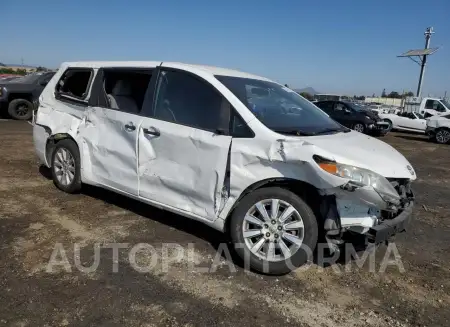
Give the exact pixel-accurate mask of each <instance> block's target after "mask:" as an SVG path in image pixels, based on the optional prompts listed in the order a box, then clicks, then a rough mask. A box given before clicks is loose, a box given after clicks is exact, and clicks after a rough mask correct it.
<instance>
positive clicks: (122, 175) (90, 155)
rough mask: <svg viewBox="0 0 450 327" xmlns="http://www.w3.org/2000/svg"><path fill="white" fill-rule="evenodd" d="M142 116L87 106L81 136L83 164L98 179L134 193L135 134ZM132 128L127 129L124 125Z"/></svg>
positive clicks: (99, 181)
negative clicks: (132, 127) (88, 107)
mask: <svg viewBox="0 0 450 327" xmlns="http://www.w3.org/2000/svg"><path fill="white" fill-rule="evenodd" d="M141 121H142V118H141V117H140V116H137V115H132V114H129V113H124V112H120V111H116V110H111V109H105V108H100V107H94V108H90V109H89V111H88V112H87V114H86V118H85V125H84V127H83V128H82V129H80V136H81V139H82V144H83V152H84V153H85V156H86V158H85V160H84V162H83V163H84V165H85V167H88V168H87V170H86V174H89V175H90V176H91V177H90V179H93V180H94V181H96V182H97V183H100V184H103V185H107V186H110V187H113V188H117V189H120V190H122V191H124V192H127V193H130V194H133V195H137V192H138V191H137V189H138V177H137V134H138V130H139V125H140V123H141ZM128 124H130V125H133V126H134V128H135V129H134V130H127V129H126V125H128Z"/></svg>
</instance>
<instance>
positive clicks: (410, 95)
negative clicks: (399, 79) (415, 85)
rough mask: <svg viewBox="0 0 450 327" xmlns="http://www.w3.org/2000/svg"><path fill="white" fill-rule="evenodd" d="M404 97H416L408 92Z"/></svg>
mask: <svg viewBox="0 0 450 327" xmlns="http://www.w3.org/2000/svg"><path fill="white" fill-rule="evenodd" d="M404 96H405V98H406V97H413V96H414V93H413V92H411V91H408V92H406V93H405V94H404Z"/></svg>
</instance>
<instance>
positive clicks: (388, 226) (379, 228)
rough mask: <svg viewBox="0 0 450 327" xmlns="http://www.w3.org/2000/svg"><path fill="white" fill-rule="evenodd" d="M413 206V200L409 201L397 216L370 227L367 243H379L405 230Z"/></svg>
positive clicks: (409, 220)
mask: <svg viewBox="0 0 450 327" xmlns="http://www.w3.org/2000/svg"><path fill="white" fill-rule="evenodd" d="M413 207H414V201H410V202H409V205H408V206H407V207H406V208H405V209H404V210H403V211H402V212H401V213H400V214H399V215H398V216H397V217H395V218H393V219H387V220H384V221H383V222H381V223H380V224H379V225H375V226H373V227H371V228H370V229H369V232H368V233H367V238H368V241H369V243H374V244H379V243H382V242H385V241H388V240H389V239H390V238H392V236H394V235H396V234H398V233H402V232H405V231H406V229H407V227H408V226H409V224H410V222H411V217H412V211H413Z"/></svg>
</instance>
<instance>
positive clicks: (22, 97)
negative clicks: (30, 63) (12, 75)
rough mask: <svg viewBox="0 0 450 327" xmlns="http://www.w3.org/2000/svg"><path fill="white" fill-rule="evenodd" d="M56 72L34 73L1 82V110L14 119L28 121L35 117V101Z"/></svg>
mask: <svg viewBox="0 0 450 327" xmlns="http://www.w3.org/2000/svg"><path fill="white" fill-rule="evenodd" d="M54 74H55V73H54V72H46V73H34V74H30V75H27V76H23V77H20V78H16V79H13V80H10V81H1V80H0V110H1V111H7V112H8V114H9V115H10V116H11V117H12V118H13V119H18V120H28V119H30V118H31V117H32V115H33V109H34V106H33V101H34V100H35V99H37V98H38V97H39V95H40V94H41V92H42V90H43V89H44V87H45V86H46V85H47V83H48V82H49V81H50V79H51V78H52V77H53V75H54Z"/></svg>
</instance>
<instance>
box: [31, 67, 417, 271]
mask: <svg viewBox="0 0 450 327" xmlns="http://www.w3.org/2000/svg"><path fill="white" fill-rule="evenodd" d="M33 125H34V133H33V136H34V145H35V149H36V153H37V155H38V157H39V159H40V161H42V163H43V164H44V165H46V166H47V167H49V168H51V171H52V176H53V180H54V183H55V184H56V186H57V187H58V188H60V189H61V190H63V191H65V192H69V193H73V192H77V191H79V190H80V188H81V186H82V184H83V183H85V184H92V185H96V186H100V187H103V188H107V189H110V190H113V191H115V192H118V193H121V194H123V195H126V196H129V197H131V198H134V199H138V200H140V201H143V202H147V203H149V204H151V205H154V206H157V207H160V208H163V209H166V210H170V211H173V212H176V213H178V214H180V215H182V216H185V217H187V218H191V219H195V220H198V221H201V222H203V223H205V224H207V225H209V226H211V227H213V228H215V229H217V230H220V231H223V232H226V233H227V234H229V236H230V239H231V241H232V243H233V244H234V246H235V249H236V252H237V253H238V254H239V256H240V257H241V258H242V259H243V260H247V263H248V264H249V266H250V267H251V268H253V269H255V270H257V271H263V272H265V273H269V274H284V273H287V272H289V271H291V270H292V269H295V268H296V267H299V266H301V265H303V264H305V263H306V262H307V260H308V254H309V253H311V251H313V250H314V248H315V247H316V246H317V243H318V242H319V240H320V239H323V240H325V241H326V242H327V243H328V244H330V246H331V247H332V249H333V250H338V249H339V247H340V246H341V245H342V244H343V243H344V242H346V241H347V240H351V239H352V238H353V237H354V236H357V237H359V238H361V236H362V238H364V239H365V240H367V242H371V243H374V244H378V243H381V242H384V241H387V240H389V239H390V238H391V237H392V236H393V235H394V234H396V233H398V232H402V231H404V230H405V228H406V226H407V225H408V223H409V220H410V217H411V213H412V207H413V204H414V196H413V193H412V191H411V188H410V184H411V181H413V180H415V179H416V175H415V172H414V170H413V168H412V167H411V165H410V163H409V162H408V161H407V160H406V159H405V158H404V157H403V156H402V155H401V154H400V153H399V152H397V151H396V150H395V149H394V148H392V147H391V146H389V145H387V144H386V143H384V142H381V141H379V140H377V139H374V138H372V137H369V136H366V135H364V134H361V133H358V132H355V131H352V130H350V129H348V128H345V127H343V126H342V125H340V124H338V123H337V122H335V121H334V120H332V119H331V118H330V117H329V116H328V115H327V114H325V113H324V112H323V111H321V110H320V109H319V108H317V107H316V106H314V105H313V104H312V103H311V102H309V101H307V100H305V99H304V98H302V97H301V96H299V95H298V94H297V93H295V92H293V91H292V90H290V89H289V88H286V87H284V86H282V85H280V84H278V83H275V82H273V81H270V80H268V79H266V78H263V77H258V76H254V75H250V74H247V73H243V72H239V71H234V70H228V69H222V68H216V67H208V66H197V65H188V64H181V63H168V62H76V63H65V64H63V65H62V66H61V67H60V69H59V71H58V72H57V73H56V74H55V76H54V77H53V79H52V80H51V81H50V83H49V84H48V85H47V86H46V88H45V90H44V91H43V93H42V94H41V96H40V98H39V107H38V110H37V113H36V114H35V116H34V118H33Z"/></svg>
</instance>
